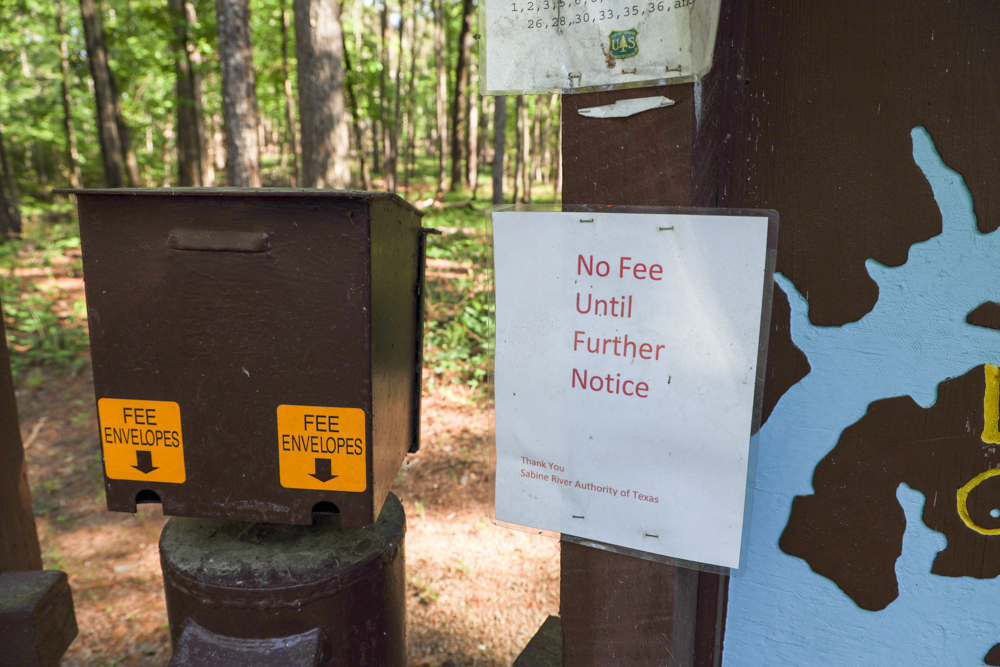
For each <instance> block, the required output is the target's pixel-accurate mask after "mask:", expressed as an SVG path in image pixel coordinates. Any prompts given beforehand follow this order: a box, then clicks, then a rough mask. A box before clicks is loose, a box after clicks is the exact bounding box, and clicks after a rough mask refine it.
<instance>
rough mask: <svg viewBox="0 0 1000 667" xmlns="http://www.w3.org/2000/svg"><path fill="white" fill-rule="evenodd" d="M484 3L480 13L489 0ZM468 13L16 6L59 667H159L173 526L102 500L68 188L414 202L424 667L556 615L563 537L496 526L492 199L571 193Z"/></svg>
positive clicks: (410, 475) (6, 257) (549, 133)
mask: <svg viewBox="0 0 1000 667" xmlns="http://www.w3.org/2000/svg"><path fill="white" fill-rule="evenodd" d="M479 1H480V2H481V1H482V0H479ZM476 12H477V7H476V2H475V1H474V0H342V2H337V0H249V2H248V1H247V0H0V302H2V303H0V305H2V309H3V317H4V324H5V326H6V333H7V342H8V346H9V348H10V350H11V360H12V370H13V373H14V378H15V384H16V394H17V401H18V407H19V414H20V420H21V432H22V439H23V441H24V446H25V452H26V454H25V456H26V460H27V462H28V475H29V479H30V481H31V495H32V503H33V509H34V514H35V520H36V524H37V526H38V531H39V536H40V539H41V542H42V545H43V552H44V553H43V560H44V563H45V566H46V567H49V568H55V569H61V570H63V571H65V572H66V573H67V574H68V575H69V577H70V583H71V585H72V587H73V590H74V601H75V604H76V610H77V619H78V622H79V625H80V628H81V634H80V637H79V638H78V639H77V641H76V642H74V644H73V646H72V647H71V648H70V652H69V653H68V654H67V656H66V659H65V660H64V664H66V665H81V666H87V667H91V666H93V667H99V666H106V665H118V664H121V665H123V666H125V665H164V664H166V660H168V659H169V647H168V641H167V630H166V627H167V626H166V623H165V621H166V615H165V609H164V607H163V594H162V582H161V580H160V577H159V564H158V558H157V556H156V549H155V541H156V538H157V535H158V534H159V530H160V528H161V527H162V525H163V523H164V521H165V520H166V519H165V517H163V516H162V512H160V510H159V507H158V506H143V508H142V509H141V510H140V512H139V513H138V514H137V515H135V516H134V517H130V516H129V515H125V516H124V517H123V516H122V515H118V514H114V513H109V512H107V511H106V509H105V501H104V495H103V494H104V492H103V481H104V480H103V465H102V462H101V455H100V447H99V444H98V442H97V437H96V433H97V422H96V415H95V414H94V406H93V386H92V384H91V383H92V375H91V370H90V361H89V345H88V335H87V312H86V304H85V300H84V294H83V274H82V261H81V255H80V239H79V230H78V224H77V218H76V211H75V203H74V202H73V200H72V198H71V197H68V196H65V195H56V194H54V193H53V190H54V189H57V188H66V187H71V188H79V187H86V188H98V187H174V186H194V187H198V186H244V187H245V186H251V187H252V186H265V187H266V186H272V187H293V186H294V187H326V188H353V189H364V190H387V191H390V192H395V193H397V194H399V195H400V196H402V197H404V198H406V199H407V200H409V201H410V202H412V203H413V204H414V205H415V206H417V207H418V208H420V209H422V210H423V211H424V213H425V218H424V224H425V226H429V227H435V228H437V229H439V230H441V231H442V232H443V233H442V234H440V235H432V236H429V238H428V249H427V252H428V260H427V291H426V293H425V294H426V320H425V336H424V340H425V350H424V380H425V382H424V391H425V400H424V406H425V409H424V410H423V426H422V441H423V444H422V447H421V451H420V452H419V453H418V454H416V455H411V456H410V457H408V459H407V462H406V465H404V469H403V470H402V471H401V472H400V475H399V477H398V479H397V480H396V484H395V485H394V487H393V490H394V492H395V493H397V495H399V496H400V497H401V498H402V499H403V502H404V507H405V509H406V512H407V516H408V536H407V593H408V597H407V607H408V616H409V630H408V653H409V665H411V667H415V666H419V667H423V666H431V667H435V666H437V665H442V666H445V667H446V666H448V665H460V664H461V665H466V664H469V665H473V664H474V665H503V664H510V661H511V660H512V659H513V657H514V656H515V655H516V654H517V652H518V651H519V650H520V649H521V648H523V647H524V645H525V643H526V642H527V639H528V638H529V637H530V636H531V635H532V634H533V633H534V631H535V630H536V629H537V628H538V626H539V624H540V623H541V621H542V620H544V618H545V616H546V615H547V614H549V613H555V612H556V608H557V606H558V576H559V574H558V573H559V564H558V546H557V544H556V543H554V542H552V543H548V542H547V541H546V542H542V543H538V542H532V541H528V539H527V537H526V536H525V535H524V534H521V533H512V532H511V531H505V530H503V529H499V528H496V527H494V526H489V525H488V522H486V517H487V516H488V515H489V497H488V495H489V494H488V489H489V485H488V479H489V456H488V449H489V424H490V418H489V411H490V406H489V404H488V402H487V401H486V400H485V397H486V396H487V393H486V392H484V391H483V389H484V386H485V382H486V381H487V380H488V377H489V363H490V357H489V354H488V340H489V329H490V322H491V318H492V301H491V298H490V285H489V281H488V277H487V274H486V272H485V271H484V268H485V267H486V265H487V263H488V257H489V247H490V239H489V238H488V234H487V230H486V225H485V216H484V214H483V211H484V210H485V209H486V208H488V207H489V206H490V205H492V204H494V203H497V204H499V203H511V202H525V203H530V202H535V203H539V202H541V203H553V202H556V201H558V200H559V193H560V190H561V179H562V167H561V144H560V113H561V105H560V100H559V97H558V96H557V95H539V96H514V97H508V98H505V97H484V96H480V95H479V94H478V90H477V88H478V85H477V83H478V75H479V71H480V67H481V64H480V62H479V57H478V44H477V41H476V36H477V34H478V27H477V23H478V21H477V13H476Z"/></svg>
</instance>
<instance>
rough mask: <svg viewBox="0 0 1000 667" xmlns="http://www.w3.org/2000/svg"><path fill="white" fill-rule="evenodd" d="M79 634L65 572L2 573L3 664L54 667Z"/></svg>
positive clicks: (0, 642)
mask: <svg viewBox="0 0 1000 667" xmlns="http://www.w3.org/2000/svg"><path fill="white" fill-rule="evenodd" d="M76 634H77V627H76V616H75V615H74V613H73V597H72V594H71V593H70V588H69V581H68V580H67V578H66V575H65V574H63V573H62V572H57V571H55V570H45V571H34V572H6V573H3V574H0V667H55V666H56V665H58V664H59V659H60V658H62V656H63V653H65V652H66V649H67V648H69V645H70V643H72V641H73V639H74V638H75V637H76Z"/></svg>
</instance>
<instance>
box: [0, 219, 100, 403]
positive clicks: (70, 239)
mask: <svg viewBox="0 0 1000 667" xmlns="http://www.w3.org/2000/svg"><path fill="white" fill-rule="evenodd" d="M47 231H48V234H47V235H46V236H44V237H35V236H33V235H31V234H29V235H28V236H27V237H26V238H25V239H23V240H18V241H12V242H9V243H7V244H5V245H3V246H0V300H2V306H3V314H4V324H5V326H6V329H7V346H8V348H9V351H10V360H11V370H12V371H13V373H14V377H15V379H17V378H19V377H22V376H24V378H25V381H26V382H27V383H28V385H29V386H30V385H31V384H34V383H35V382H36V381H37V379H40V377H41V376H40V375H39V374H38V370H39V369H41V368H43V367H56V368H58V369H63V370H71V371H73V372H76V371H78V370H80V368H82V367H83V364H84V363H86V356H85V354H84V353H85V352H86V350H87V347H88V344H89V338H88V334H87V325H86V305H85V303H84V301H83V299H82V298H75V299H67V298H65V295H63V294H62V293H61V292H60V290H59V289H58V288H57V287H55V285H54V283H53V282H52V281H51V280H50V279H51V278H53V277H54V268H55V265H56V264H61V265H62V266H60V267H59V270H60V274H61V275H63V274H68V275H69V276H71V277H72V276H79V275H80V274H81V269H82V267H81V264H80V253H79V248H80V237H79V234H78V233H76V227H75V225H74V226H72V227H71V226H69V225H55V226H53V227H52V228H49V229H48V230H47Z"/></svg>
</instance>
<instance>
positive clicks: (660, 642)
mask: <svg viewBox="0 0 1000 667" xmlns="http://www.w3.org/2000/svg"><path fill="white" fill-rule="evenodd" d="M693 93H694V87H693V85H691V84H682V85H677V86H664V87H659V88H646V89H643V90H641V91H635V90H625V91H612V92H602V93H586V94H580V95H567V96H565V97H564V98H563V168H564V170H565V171H564V181H563V205H564V206H567V207H573V206H585V205H595V206H600V205H623V206H689V205H691V179H690V174H691V143H692V136H693V132H694V123H693V121H694V113H693V103H694V95H693ZM655 95H665V96H666V97H669V98H670V99H672V100H675V102H676V104H675V106H672V107H667V108H662V109H654V110H652V111H647V112H643V113H640V114H638V115H635V116H631V117H628V118H607V119H592V118H587V117H584V116H581V115H579V113H578V110H579V109H582V108H587V107H595V106H602V105H605V104H613V103H614V102H615V101H617V100H620V99H630V98H634V97H642V96H655ZM698 578H699V575H698V573H697V572H695V571H693V570H685V569H681V568H676V567H673V566H671V565H665V564H662V563H655V562H652V561H646V560H641V559H637V558H631V557H628V556H622V555H619V554H614V553H610V552H605V551H599V550H597V549H593V548H590V547H584V546H580V545H577V544H572V543H570V542H565V541H564V542H562V564H561V583H560V617H561V618H562V625H563V661H564V665H565V666H566V667H583V666H584V665H587V666H589V665H602V666H609V667H611V666H616V665H621V666H622V667H624V666H626V665H628V666H629V667H646V666H648V667H654V666H655V667H663V665H668V664H669V665H671V666H674V665H677V666H680V665H691V664H693V662H692V661H693V652H694V644H695V636H696V628H695V616H696V608H697V596H698Z"/></svg>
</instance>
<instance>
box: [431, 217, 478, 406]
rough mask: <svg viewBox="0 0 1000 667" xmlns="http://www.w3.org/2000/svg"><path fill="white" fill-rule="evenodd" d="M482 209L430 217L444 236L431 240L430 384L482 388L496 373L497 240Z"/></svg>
mask: <svg viewBox="0 0 1000 667" xmlns="http://www.w3.org/2000/svg"><path fill="white" fill-rule="evenodd" d="M484 223H485V216H484V214H483V212H482V211H477V210H474V209H470V208H453V209H445V210H443V211H441V212H439V213H435V214H432V215H429V216H427V218H425V225H426V226H429V227H439V228H440V229H441V231H442V232H443V233H442V234H440V235H431V236H429V237H428V240H427V258H428V267H427V289H426V305H425V308H426V316H425V320H424V364H425V365H426V367H427V368H429V369H430V370H431V371H432V373H433V374H432V376H431V378H430V383H431V384H432V388H433V385H434V384H437V383H439V382H443V383H445V384H451V383H462V384H467V385H468V386H470V387H471V388H473V389H479V388H481V387H482V386H483V384H484V383H485V382H486V381H487V380H488V378H489V373H490V371H492V367H491V362H492V357H491V349H490V346H491V337H492V327H493V312H494V311H493V283H492V277H491V276H490V275H489V272H488V267H489V266H490V255H491V253H492V246H491V239H490V238H489V236H488V233H487V230H486V228H485V224H484Z"/></svg>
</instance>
